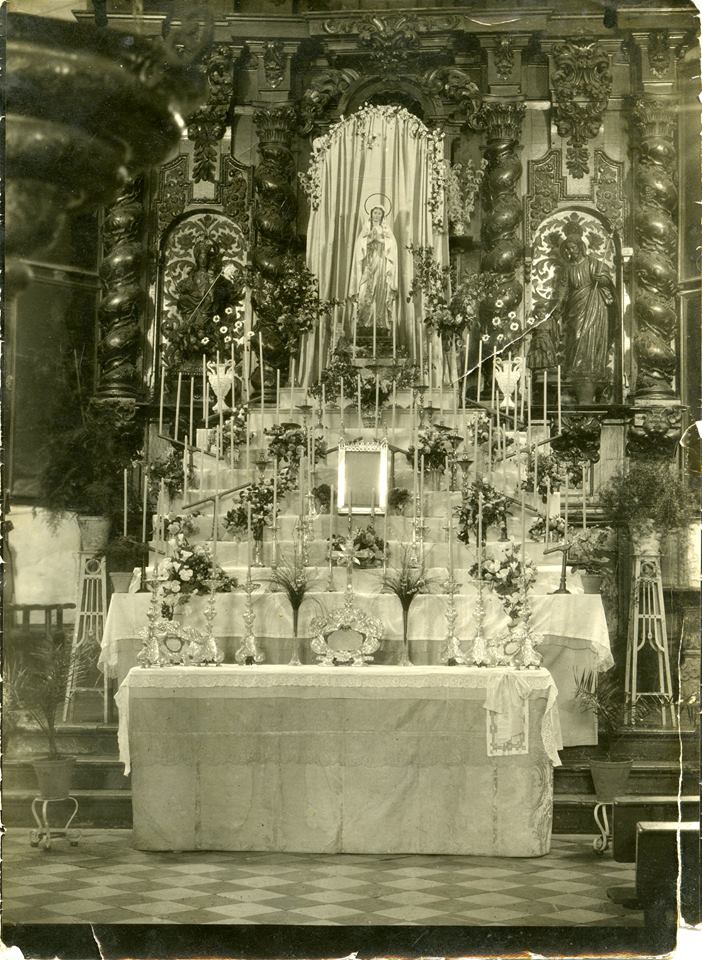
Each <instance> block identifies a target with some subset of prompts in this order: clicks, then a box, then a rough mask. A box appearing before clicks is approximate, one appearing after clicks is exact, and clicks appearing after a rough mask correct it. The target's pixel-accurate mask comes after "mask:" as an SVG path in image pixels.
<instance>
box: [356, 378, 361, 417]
mask: <svg viewBox="0 0 702 960" xmlns="http://www.w3.org/2000/svg"><path fill="white" fill-rule="evenodd" d="M356 398H357V400H358V424H359V426H361V427H362V426H363V417H362V416H361V374H360V373H359V374H357V376H356Z"/></svg>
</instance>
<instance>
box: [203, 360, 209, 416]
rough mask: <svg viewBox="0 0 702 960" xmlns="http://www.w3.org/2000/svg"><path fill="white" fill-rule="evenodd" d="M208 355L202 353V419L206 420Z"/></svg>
mask: <svg viewBox="0 0 702 960" xmlns="http://www.w3.org/2000/svg"><path fill="white" fill-rule="evenodd" d="M207 386H208V384H207V357H206V356H205V354H204V353H203V355H202V419H203V420H204V419H205V418H206V416H207V401H208V399H209V398H208V395H207Z"/></svg>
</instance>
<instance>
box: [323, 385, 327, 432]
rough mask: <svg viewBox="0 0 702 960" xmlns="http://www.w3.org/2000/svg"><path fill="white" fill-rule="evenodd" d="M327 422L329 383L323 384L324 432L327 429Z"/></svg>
mask: <svg viewBox="0 0 702 960" xmlns="http://www.w3.org/2000/svg"><path fill="white" fill-rule="evenodd" d="M326 423H327V385H326V384H325V383H323V384H322V433H324V432H325V430H326Z"/></svg>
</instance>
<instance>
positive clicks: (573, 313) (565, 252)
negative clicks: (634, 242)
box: [528, 211, 618, 405]
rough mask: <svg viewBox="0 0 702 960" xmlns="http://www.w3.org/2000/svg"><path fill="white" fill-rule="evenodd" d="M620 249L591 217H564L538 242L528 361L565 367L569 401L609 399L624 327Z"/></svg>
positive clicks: (548, 224) (537, 366) (543, 230)
mask: <svg viewBox="0 0 702 960" xmlns="http://www.w3.org/2000/svg"><path fill="white" fill-rule="evenodd" d="M614 277H615V264H614V243H613V240H612V238H611V237H610V236H608V235H607V233H606V232H605V230H604V228H603V225H602V223H601V222H600V221H599V220H598V219H597V218H595V217H594V216H592V215H590V214H588V213H585V212H569V211H560V212H559V213H557V214H554V215H553V216H551V217H549V218H547V219H546V220H544V221H543V222H542V223H541V225H540V226H539V228H538V230H537V232H536V236H535V239H534V257H533V263H532V305H533V315H534V319H535V320H536V321H537V323H538V326H537V327H536V328H535V330H534V333H533V335H532V339H531V344H530V348H529V356H528V363H529V367H530V368H531V369H532V370H534V371H539V370H541V371H548V373H549V376H550V375H551V374H552V373H553V374H554V379H553V381H552V382H555V374H556V370H557V367H558V365H559V364H560V367H561V378H562V385H563V397H564V401H565V402H566V403H569V402H571V403H572V402H573V399H574V398H573V394H575V398H577V402H578V404H584V405H587V404H591V403H594V402H606V401H608V400H609V399H611V396H612V385H613V370H614V343H615V339H616V332H617V329H618V309H617V289H616V285H615V281H614Z"/></svg>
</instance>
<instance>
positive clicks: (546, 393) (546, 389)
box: [544, 368, 548, 434]
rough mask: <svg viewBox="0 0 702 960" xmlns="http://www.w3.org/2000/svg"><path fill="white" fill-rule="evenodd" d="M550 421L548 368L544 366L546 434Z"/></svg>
mask: <svg viewBox="0 0 702 960" xmlns="http://www.w3.org/2000/svg"><path fill="white" fill-rule="evenodd" d="M547 423H548V370H546V369H545V368H544V434H545V433H546V424H547Z"/></svg>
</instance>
